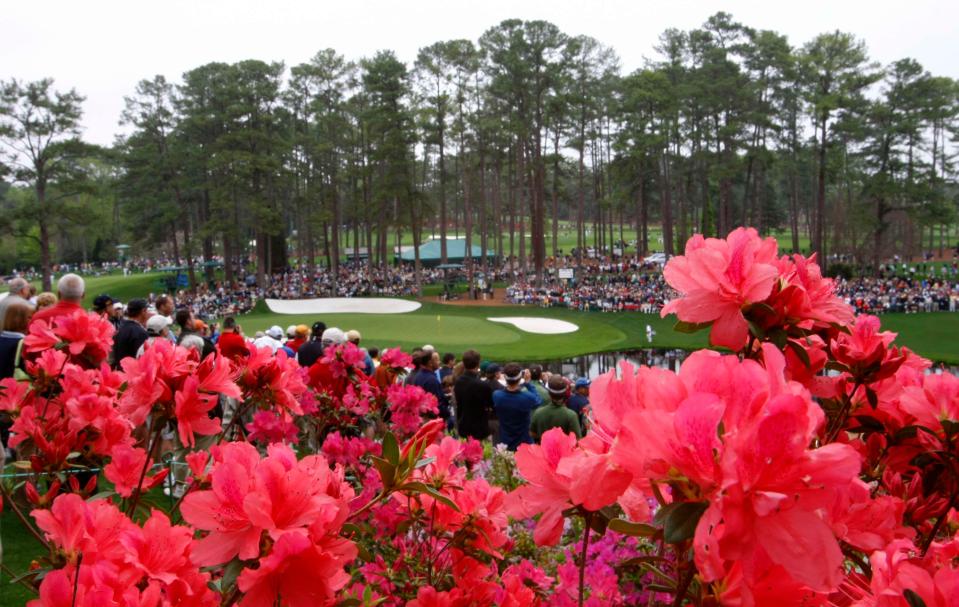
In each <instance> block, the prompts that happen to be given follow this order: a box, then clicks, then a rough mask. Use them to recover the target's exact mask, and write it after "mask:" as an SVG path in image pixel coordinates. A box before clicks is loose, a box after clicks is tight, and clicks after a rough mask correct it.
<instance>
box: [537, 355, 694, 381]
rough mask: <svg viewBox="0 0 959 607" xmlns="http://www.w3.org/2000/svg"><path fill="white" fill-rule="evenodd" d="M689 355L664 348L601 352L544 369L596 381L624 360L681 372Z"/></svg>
mask: <svg viewBox="0 0 959 607" xmlns="http://www.w3.org/2000/svg"><path fill="white" fill-rule="evenodd" d="M688 355H689V352H687V351H685V350H666V349H663V348H648V349H645V350H630V351H627V352H600V353H597V354H584V355H583V356H576V357H574V358H567V359H563V360H551V361H546V362H544V363H543V367H544V368H545V369H547V370H549V371H550V372H552V373H562V374H563V375H565V376H566V377H589V378H591V379H594V378H596V377H599V376H600V375H602V374H603V373H606V372H607V371H609V370H610V369H615V368H616V367H617V365H619V362H620V361H622V360H626V361H629V362H630V363H632V364H633V365H644V366H650V367H661V368H663V369H670V370H671V371H674V372H676V371H679V365H680V363H681V362H682V361H683V360H684V359H685V358H686V357H687V356H688Z"/></svg>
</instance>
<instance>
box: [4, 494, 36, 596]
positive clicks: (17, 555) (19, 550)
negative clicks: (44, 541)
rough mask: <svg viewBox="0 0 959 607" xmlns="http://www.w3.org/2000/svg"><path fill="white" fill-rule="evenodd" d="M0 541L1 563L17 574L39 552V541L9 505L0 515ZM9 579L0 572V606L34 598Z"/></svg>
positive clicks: (27, 566) (24, 568)
mask: <svg viewBox="0 0 959 607" xmlns="http://www.w3.org/2000/svg"><path fill="white" fill-rule="evenodd" d="M0 541H2V542H3V564H4V566H5V567H7V568H8V569H10V570H11V571H13V572H15V573H16V574H17V575H19V574H21V573H23V572H25V571H26V570H27V569H28V568H29V567H30V561H31V560H32V559H33V558H35V557H36V556H37V555H39V554H41V550H42V547H41V546H40V543H39V542H37V541H36V540H35V539H34V538H33V536H31V535H30V534H29V533H28V532H27V530H26V529H24V528H23V526H22V525H21V524H20V521H19V520H18V519H17V517H16V515H14V513H13V511H12V510H11V509H10V507H9V506H7V507H6V508H5V509H4V512H3V514H2V515H0ZM10 579H11V578H10V576H8V575H7V574H6V573H5V572H0V607H14V606H15V605H24V604H26V602H27V601H28V600H30V599H33V598H36V597H35V596H34V594H33V593H32V592H30V591H29V590H27V589H26V588H24V587H23V586H20V585H19V584H11V583H10Z"/></svg>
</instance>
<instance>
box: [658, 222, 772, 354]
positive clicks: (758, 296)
mask: <svg viewBox="0 0 959 607" xmlns="http://www.w3.org/2000/svg"><path fill="white" fill-rule="evenodd" d="M776 248H777V244H776V241H775V239H773V238H766V239H761V238H760V237H759V234H758V232H756V230H755V229H753V228H748V229H747V228H737V229H736V230H733V231H732V232H730V233H729V236H727V237H726V239H725V240H720V239H717V238H703V236H702V235H701V234H696V235H694V236H693V237H692V238H690V239H689V241H688V242H687V243H686V254H685V255H680V256H677V257H673V258H672V259H670V260H669V262H667V264H666V267H665V269H664V270H663V276H664V277H665V278H666V282H668V283H669V285H670V286H671V287H673V288H674V289H676V290H677V291H679V293H680V294H681V297H679V298H678V299H674V300H672V301H670V302H669V303H667V304H666V306H664V307H663V310H662V316H663V317H665V316H667V315H669V314H673V313H675V314H676V316H678V317H679V320H682V321H685V322H691V323H713V326H712V330H711V331H710V335H709V341H710V343H712V344H713V345H716V346H724V347H727V348H729V349H731V350H740V349H742V347H743V346H744V345H746V339H747V337H748V335H749V328H748V326H747V324H746V319H745V318H744V317H743V314H742V308H743V306H745V305H748V304H750V303H755V302H761V301H763V300H764V299H766V297H768V296H769V293H770V291H771V290H772V288H773V284H774V283H775V282H776V279H777V277H778V275H779V270H778V268H777V267H776Z"/></svg>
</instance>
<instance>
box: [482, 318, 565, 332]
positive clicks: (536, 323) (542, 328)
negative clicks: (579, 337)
mask: <svg viewBox="0 0 959 607" xmlns="http://www.w3.org/2000/svg"><path fill="white" fill-rule="evenodd" d="M486 320H490V321H493V322H504V323H508V324H511V325H513V326H514V327H516V328H517V329H519V330H520V331H526V332H527V333H539V334H541V335H559V334H561V333H573V332H574V331H579V327H578V326H576V325H574V324H573V323H571V322H566V321H565V320H553V319H552V318H537V317H535V316H498V317H496V318H487V319H486Z"/></svg>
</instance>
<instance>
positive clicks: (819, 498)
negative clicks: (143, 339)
mask: <svg viewBox="0 0 959 607" xmlns="http://www.w3.org/2000/svg"><path fill="white" fill-rule="evenodd" d="M664 272H665V277H666V280H667V281H668V282H669V284H670V285H671V286H672V287H673V288H674V289H675V290H676V291H677V292H678V294H679V296H678V297H677V298H676V299H674V300H673V301H672V302H670V303H669V304H668V306H667V307H666V308H665V309H664V312H663V313H664V314H675V315H676V317H677V318H678V323H677V327H676V328H677V330H681V331H700V330H708V331H709V339H710V344H711V345H712V346H713V347H714V348H715V349H713V350H703V351H699V352H695V353H693V354H691V355H690V356H689V358H687V359H686V361H685V362H684V363H683V365H682V368H681V370H680V372H679V373H673V372H671V371H667V370H663V369H654V368H646V367H641V368H635V367H633V366H631V365H629V364H628V363H623V364H622V365H621V366H620V368H619V369H617V370H616V371H614V372H610V373H608V374H606V375H604V376H602V377H600V378H598V379H597V380H595V381H594V383H593V389H592V395H591V399H592V402H591V406H590V408H589V410H588V411H587V412H586V417H587V432H586V434H585V436H584V437H583V438H582V439H579V440H577V438H576V437H575V436H574V435H571V434H564V433H563V432H562V431H561V430H559V429H554V430H550V431H548V432H546V433H545V434H544V435H543V437H542V440H541V442H540V444H537V445H522V446H521V447H520V448H519V450H518V451H517V452H516V453H515V454H513V453H511V452H508V451H506V450H505V449H503V448H502V447H496V448H493V447H491V446H489V445H485V446H484V445H483V444H481V443H479V442H477V441H474V440H468V441H462V440H458V439H456V438H454V437H451V436H448V435H446V433H445V431H444V423H443V421H442V420H439V419H436V415H437V412H438V409H437V403H436V401H435V399H434V398H433V397H432V396H430V395H429V394H426V393H425V392H423V391H422V390H421V389H419V388H416V387H411V386H402V385H398V384H393V383H390V382H389V381H387V382H384V383H383V384H380V383H378V382H377V378H370V377H367V376H366V375H364V373H363V371H362V366H363V361H364V357H363V355H362V352H361V351H360V350H358V349H357V348H356V347H355V346H353V345H352V344H344V345H342V346H333V347H330V348H329V349H328V350H327V351H326V352H325V355H324V356H323V358H322V359H321V360H320V361H319V362H318V363H317V364H316V365H314V366H313V367H311V368H309V369H301V368H300V367H299V366H298V365H297V364H296V362H295V361H293V360H291V359H288V358H287V357H286V356H285V355H284V354H283V353H282V352H281V353H278V354H277V355H276V356H273V355H272V353H271V352H270V351H269V350H265V349H261V350H258V349H256V348H254V347H251V348H250V351H249V354H248V356H246V357H240V358H237V359H233V360H231V359H228V358H224V357H221V356H218V355H212V356H210V357H208V358H206V359H203V360H200V359H199V357H198V354H197V353H196V352H194V351H189V350H185V349H183V348H179V347H176V346H173V345H171V344H170V343H169V342H166V341H165V340H156V342H155V343H153V344H152V345H149V346H147V347H146V348H145V352H144V354H143V356H141V357H140V358H139V359H128V360H125V361H123V363H122V367H121V369H119V370H111V369H110V368H109V367H108V366H107V365H106V364H105V359H106V356H107V353H108V352H109V351H110V349H111V343H112V328H111V327H110V326H109V324H108V323H105V322H104V321H102V320H100V319H98V317H96V316H95V315H92V314H86V313H83V312H75V313H74V314H72V315H70V316H66V317H63V318H60V319H57V320H55V321H54V322H53V323H52V324H47V323H45V322H38V323H35V324H34V325H33V326H32V327H31V332H30V335H29V336H28V337H27V338H26V341H25V352H26V356H27V365H26V374H25V376H23V377H18V378H16V379H8V380H3V382H2V383H0V410H3V411H6V412H8V414H10V415H11V417H12V418H13V419H14V425H13V428H12V438H11V445H12V446H14V447H16V449H17V452H18V455H19V456H20V457H21V460H20V461H18V462H15V463H14V464H13V467H14V468H15V469H17V470H18V471H20V472H22V473H24V474H25V476H26V477H27V480H25V481H23V482H19V483H14V482H7V483H4V484H3V486H2V489H3V494H4V498H5V499H4V501H5V505H6V507H9V508H10V509H11V510H13V511H14V513H15V515H16V516H17V517H18V518H19V519H20V521H21V523H22V525H23V526H24V527H25V528H26V529H27V530H28V531H29V532H30V533H32V534H33V535H34V536H35V537H36V538H37V540H38V541H39V542H41V543H42V545H43V546H44V548H45V551H46V552H45V554H43V555H38V556H37V559H36V560H35V562H34V566H33V567H32V568H31V570H30V571H28V572H23V573H24V575H22V576H21V577H20V579H19V583H21V584H24V585H26V586H29V587H30V588H32V589H33V590H35V592H36V594H37V598H36V599H35V600H34V601H33V602H32V603H31V605H35V606H37V607H39V606H44V607H46V606H58V607H59V606H70V607H73V606H83V605H91V606H93V605H96V606H101V605H123V606H132V605H144V606H149V607H154V606H167V605H170V606H173V605H177V606H188V605H203V606H207V605H209V606H211V607H212V606H214V605H220V606H228V605H234V604H236V605H243V606H260V605H263V606H273V605H291V606H304V607H305V606H307V605H311V606H312V605H370V606H372V605H387V606H392V605H413V606H419V607H435V606H436V607H443V606H450V607H468V606H486V605H497V606H507V605H509V606H512V605H516V606H519V605H560V606H567V605H568V606H578V605H591V606H595V607H601V606H607V605H696V606H710V605H731V606H732V605H737V606H751V605H777V606H778V605H785V606H789V605H797V606H799V605H836V606H840V605H841V606H860V607H867V606H868V607H871V606H877V607H878V606H882V607H886V606H906V607H917V606H923V605H925V606H927V607H946V606H955V605H959V569H957V560H959V541H957V538H956V532H957V529H959V517H957V514H956V506H957V502H959V379H957V378H956V377H954V376H953V375H951V374H949V373H945V372H943V371H942V370H941V369H934V368H933V366H932V365H931V363H930V362H929V361H927V360H925V359H923V358H922V357H919V356H917V355H916V354H914V353H913V352H911V351H910V350H909V349H908V348H905V347H901V346H898V345H897V344H896V343H895V337H896V336H895V334H893V333H889V332H885V331H883V330H882V329H881V327H880V324H879V321H878V319H877V318H875V317H871V316H859V317H855V316H854V315H853V312H852V310H851V309H850V308H849V307H848V306H847V305H845V304H844V303H843V302H842V301H840V300H839V299H838V298H837V297H836V296H835V293H834V290H833V284H832V281H831V280H830V279H827V278H824V277H823V276H822V274H821V271H820V268H819V266H818V264H817V263H816V260H815V258H806V257H803V256H801V255H792V256H779V255H778V251H777V244H776V242H775V241H774V240H773V239H769V238H767V239H763V238H760V236H759V235H758V234H757V233H756V231H755V230H752V229H743V228H741V229H738V230H735V231H734V232H732V233H731V234H729V235H728V237H727V238H725V239H715V238H703V237H701V236H694V237H693V238H691V239H690V241H689V242H688V243H687V246H686V251H685V255H682V256H678V257H675V258H673V259H671V260H670V261H669V263H668V264H667V265H666V268H665V270H664ZM409 362H410V360H409V356H408V355H406V354H404V353H402V352H401V351H399V350H389V351H387V352H385V353H384V356H383V357H382V364H383V365H385V369H384V370H385V371H388V373H386V374H385V375H383V376H384V377H387V378H389V379H391V378H393V377H396V376H397V375H398V374H402V373H404V372H405V371H404V368H405V367H407V366H408V365H409ZM378 375H380V374H378ZM171 460H172V461H173V462H175V463H177V464H179V465H180V466H181V467H182V468H185V469H187V470H188V471H189V472H188V473H177V474H171V473H170V472H169V470H170V466H169V465H165V464H164V463H163V462H170V461H171ZM174 476H176V477H178V478H176V479H175V480H176V484H177V487H176V489H178V490H177V491H171V493H172V495H171V497H170V498H169V499H163V498H162V491H161V487H163V486H166V487H167V488H168V489H169V488H170V485H171V484H172V481H173V480H174V478H173V477H174Z"/></svg>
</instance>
